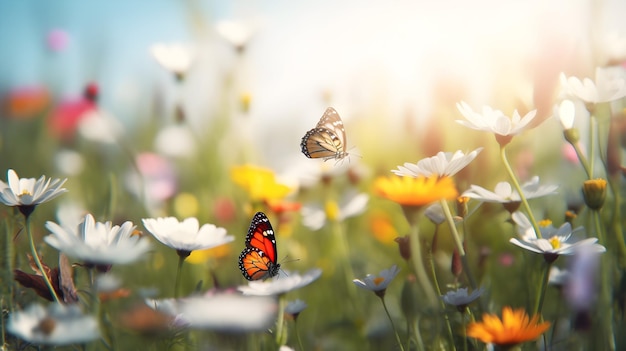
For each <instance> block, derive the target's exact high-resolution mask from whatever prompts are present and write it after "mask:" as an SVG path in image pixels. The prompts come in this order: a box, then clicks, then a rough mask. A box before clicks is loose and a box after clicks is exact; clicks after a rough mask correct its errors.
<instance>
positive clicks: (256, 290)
mask: <svg viewBox="0 0 626 351" xmlns="http://www.w3.org/2000/svg"><path fill="white" fill-rule="evenodd" d="M321 275H322V270H321V269H319V268H314V269H311V270H309V271H308V272H306V273H304V274H302V275H300V274H298V273H295V272H285V271H281V272H280V273H279V274H278V275H277V276H275V277H274V278H272V279H267V280H264V281H250V282H248V285H244V286H240V287H238V288H237V290H239V291H241V292H242V293H243V294H244V295H254V296H271V295H281V294H284V293H287V292H290V291H293V290H296V289H300V288H302V287H304V286H307V285H309V284H311V283H312V282H314V281H315V280H317V279H318V278H319V277H320V276H321Z"/></svg>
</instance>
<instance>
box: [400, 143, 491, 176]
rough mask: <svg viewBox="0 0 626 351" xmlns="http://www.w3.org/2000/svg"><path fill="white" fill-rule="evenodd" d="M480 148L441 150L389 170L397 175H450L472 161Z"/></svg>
mask: <svg viewBox="0 0 626 351" xmlns="http://www.w3.org/2000/svg"><path fill="white" fill-rule="evenodd" d="M482 150H483V148H482V147H479V148H478V149H476V150H474V151H472V152H470V153H467V154H465V153H463V152H462V151H461V150H457V151H456V152H454V153H452V152H443V151H441V152H439V153H437V155H435V156H433V157H427V158H424V159H422V160H420V161H418V162H417V163H405V164H404V166H398V169H394V170H391V172H393V173H394V174H396V175H399V176H405V177H413V178H416V177H419V176H425V177H430V176H432V175H437V176H439V177H444V176H445V177H451V176H453V175H455V174H457V173H458V172H459V171H460V170H462V169H463V168H465V166H467V165H468V164H469V163H470V162H472V161H473V160H474V159H475V158H476V156H478V154H479V153H480V152H481V151H482Z"/></svg>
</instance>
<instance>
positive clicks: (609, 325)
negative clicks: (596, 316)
mask: <svg viewBox="0 0 626 351" xmlns="http://www.w3.org/2000/svg"><path fill="white" fill-rule="evenodd" d="M592 213H593V220H594V224H595V227H596V234H597V235H598V241H599V242H600V244H601V245H606V244H607V242H606V241H605V240H606V239H605V237H604V231H603V230H602V229H603V227H602V222H601V218H600V211H599V210H594V211H592ZM609 258H610V256H608V255H606V254H605V255H602V256H601V258H600V262H601V268H600V308H601V309H603V310H604V311H601V312H602V313H601V315H602V316H603V320H602V324H604V327H605V331H606V335H607V342H608V345H609V350H611V351H613V350H615V336H614V333H613V309H612V308H611V303H612V301H611V300H612V299H611V286H610V283H609V274H610V272H611V265H610V261H609Z"/></svg>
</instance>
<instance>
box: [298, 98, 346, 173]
mask: <svg viewBox="0 0 626 351" xmlns="http://www.w3.org/2000/svg"><path fill="white" fill-rule="evenodd" d="M300 147H301V149H302V153H303V154H304V155H305V156H306V157H308V158H323V159H324V160H325V161H327V160H330V159H332V158H334V159H337V160H340V159H342V158H344V157H346V156H348V153H347V152H346V130H345V128H344V126H343V121H342V120H341V118H340V117H339V114H338V113H337V111H335V109H334V108H332V107H329V108H327V109H326V111H325V112H324V115H322V118H320V120H319V122H318V123H317V125H316V126H315V128H313V129H311V130H309V131H308V132H307V133H306V134H305V135H304V137H303V138H302V142H301V143H300Z"/></svg>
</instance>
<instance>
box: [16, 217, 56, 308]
mask: <svg viewBox="0 0 626 351" xmlns="http://www.w3.org/2000/svg"><path fill="white" fill-rule="evenodd" d="M25 222H26V233H27V234H28V242H29V244H30V252H31V253H32V255H33V259H34V260H35V264H36V265H37V268H38V269H39V271H40V272H41V275H42V277H43V280H44V281H45V282H46V285H47V286H48V289H50V294H51V295H52V297H53V298H54V301H56V302H57V303H60V302H61V300H59V296H57V292H56V291H54V287H53V286H52V282H50V278H49V277H48V274H46V271H45V270H44V269H43V265H42V264H41V260H40V259H39V254H38V253H37V248H36V247H35V239H34V238H33V232H32V230H31V229H30V216H25Z"/></svg>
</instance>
